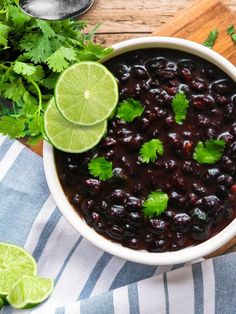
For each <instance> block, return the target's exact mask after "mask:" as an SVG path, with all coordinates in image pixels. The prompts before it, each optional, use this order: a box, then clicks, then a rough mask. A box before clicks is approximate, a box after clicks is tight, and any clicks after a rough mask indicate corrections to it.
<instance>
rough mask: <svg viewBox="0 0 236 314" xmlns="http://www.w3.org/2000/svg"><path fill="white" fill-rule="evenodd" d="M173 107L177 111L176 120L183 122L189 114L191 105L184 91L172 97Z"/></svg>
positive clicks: (179, 122)
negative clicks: (188, 110)
mask: <svg viewBox="0 0 236 314" xmlns="http://www.w3.org/2000/svg"><path fill="white" fill-rule="evenodd" d="M171 105H172V109H173V110H174V113H175V122H176V123H178V124H182V123H183V121H184V120H185V118H186V115H187V109H188V107H189V100H188V99H187V98H186V95H185V94H184V92H179V93H177V94H176V95H175V97H174V98H173V99H172V103H171Z"/></svg>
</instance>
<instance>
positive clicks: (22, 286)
mask: <svg viewBox="0 0 236 314" xmlns="http://www.w3.org/2000/svg"><path fill="white" fill-rule="evenodd" d="M53 286H54V284H53V280H52V279H46V278H40V277H36V276H23V277H22V278H21V279H20V280H19V281H18V282H17V283H16V284H15V286H14V287H13V289H12V291H11V292H10V293H9V295H8V296H7V301H8V302H9V304H10V305H11V306H12V307H14V308H15V309H30V308H32V307H35V306H36V305H38V304H39V303H42V302H43V301H45V300H46V299H47V298H48V297H49V296H50V294H51V293H52V290H53Z"/></svg>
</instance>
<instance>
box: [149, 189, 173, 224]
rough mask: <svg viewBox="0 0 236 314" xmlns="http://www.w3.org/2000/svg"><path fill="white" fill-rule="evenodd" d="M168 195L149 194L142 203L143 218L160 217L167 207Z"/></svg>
mask: <svg viewBox="0 0 236 314" xmlns="http://www.w3.org/2000/svg"><path fill="white" fill-rule="evenodd" d="M168 200H169V198H168V195H167V194H166V193H164V192H162V191H154V192H151V193H150V194H149V196H148V198H147V199H146V200H145V201H144V203H143V214H144V216H145V218H152V217H154V216H160V215H161V214H163V213H164V211H165V210H166V208H167V205H168Z"/></svg>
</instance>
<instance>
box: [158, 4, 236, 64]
mask: <svg viewBox="0 0 236 314" xmlns="http://www.w3.org/2000/svg"><path fill="white" fill-rule="evenodd" d="M189 16H191V19H189V18H188V17H189ZM193 21H194V22H193ZM230 24H236V15H235V14H234V13H233V12H232V11H231V10H230V9H229V8H227V7H225V6H224V5H223V3H222V2H220V1H218V0H208V1H206V0H202V1H198V3H197V4H195V5H193V6H192V7H191V8H190V9H186V10H184V11H183V12H181V13H180V14H179V15H177V16H176V17H175V18H174V19H173V21H171V22H170V23H168V24H167V25H165V26H163V27H162V28H161V29H160V30H157V31H156V32H154V35H164V36H166V35H170V36H174V37H180V38H185V39H190V40H192V41H195V42H199V43H202V42H203V41H204V40H205V39H206V38H207V36H208V34H209V30H212V29H215V28H217V29H218V31H219V36H218V39H217V41H216V44H215V45H214V50H216V51H218V52H219V53H221V54H222V55H223V56H224V57H225V58H227V59H228V60H230V61H231V62H232V63H233V64H235V65H236V49H235V43H234V42H233V41H232V39H231V38H230V36H228V35H227V33H226V30H227V28H228V27H229V25H230Z"/></svg>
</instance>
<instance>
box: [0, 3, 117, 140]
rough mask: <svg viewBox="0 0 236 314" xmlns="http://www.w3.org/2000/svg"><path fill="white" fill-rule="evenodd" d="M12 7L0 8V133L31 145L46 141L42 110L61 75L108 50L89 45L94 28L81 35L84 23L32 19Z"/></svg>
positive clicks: (5, 4) (91, 42)
mask: <svg viewBox="0 0 236 314" xmlns="http://www.w3.org/2000/svg"><path fill="white" fill-rule="evenodd" d="M17 3H18V1H17V0H2V1H1V8H0V55H1V56H0V97H1V99H0V133H3V134H6V135H9V136H10V137H12V138H20V137H25V136H27V137H29V140H30V142H31V143H34V142H36V141H37V140H39V139H41V138H42V137H46V136H45V134H44V128H43V116H44V111H45V109H46V106H47V103H48V101H49V99H51V97H52V96H53V93H54V86H55V83H56V81H57V78H58V75H59V74H60V72H62V71H63V70H65V69H66V68H67V67H69V66H70V65H71V64H72V63H74V62H79V61H82V60H93V61H96V60H99V59H100V58H104V57H106V56H107V55H108V54H110V53H111V51H112V49H111V48H103V47H101V46H100V45H97V44H94V42H93V35H94V31H95V30H96V27H95V29H94V30H93V31H92V32H91V33H89V34H86V33H84V30H85V27H86V23H85V22H83V21H75V20H63V21H53V22H49V21H43V20H37V19H34V18H31V17H29V16H27V15H25V14H24V13H22V11H21V9H20V8H19V7H18V5H17ZM2 99H5V100H6V99H7V100H9V101H10V102H8V103H7V102H6V101H2Z"/></svg>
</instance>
